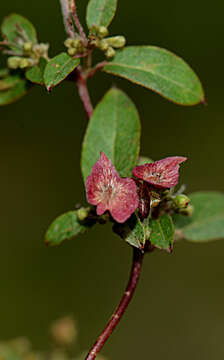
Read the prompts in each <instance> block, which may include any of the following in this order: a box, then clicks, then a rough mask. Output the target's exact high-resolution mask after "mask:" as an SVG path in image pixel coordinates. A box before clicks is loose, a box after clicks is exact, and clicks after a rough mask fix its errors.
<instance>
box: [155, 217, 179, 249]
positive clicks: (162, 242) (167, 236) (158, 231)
mask: <svg viewBox="0 0 224 360" xmlns="http://www.w3.org/2000/svg"><path fill="white" fill-rule="evenodd" d="M149 227H150V242H151V244H152V245H154V246H155V247H156V248H158V249H162V250H166V251H168V252H171V251H172V249H173V243H174V225H173V221H172V218H171V217H170V216H169V215H167V214H165V215H162V216H160V217H159V218H158V219H151V220H150V221H149Z"/></svg>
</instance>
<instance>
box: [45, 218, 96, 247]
mask: <svg viewBox="0 0 224 360" xmlns="http://www.w3.org/2000/svg"><path fill="white" fill-rule="evenodd" d="M91 225H92V224H89V223H84V222H81V221H80V220H79V219H78V216H77V212H76V211H69V212H67V213H65V214H63V215H61V216H59V217H58V218H57V219H56V220H54V222H53V223H52V224H51V225H50V227H49V229H48V230H47V233H46V236H45V242H46V244H47V245H50V246H55V245H60V244H61V243H62V242H63V241H65V240H71V239H73V238H74V237H76V236H77V235H79V234H82V233H84V232H85V231H86V230H87V229H88V228H89V227H90V226H91Z"/></svg>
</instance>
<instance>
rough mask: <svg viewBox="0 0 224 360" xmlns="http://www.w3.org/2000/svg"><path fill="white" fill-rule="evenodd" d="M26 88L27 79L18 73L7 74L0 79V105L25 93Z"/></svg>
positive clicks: (13, 100)
mask: <svg viewBox="0 0 224 360" xmlns="http://www.w3.org/2000/svg"><path fill="white" fill-rule="evenodd" d="M28 89H29V85H28V84H27V81H26V80H25V79H23V78H21V77H20V76H19V75H9V76H8V77H6V78H4V79H2V80H0V106H1V105H8V104H11V103H13V102H15V101H17V100H19V99H20V98H21V97H22V96H24V95H25V94H26V93H27V91H28Z"/></svg>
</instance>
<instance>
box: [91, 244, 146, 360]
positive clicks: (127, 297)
mask: <svg viewBox="0 0 224 360" xmlns="http://www.w3.org/2000/svg"><path fill="white" fill-rule="evenodd" d="M133 250H134V254H133V264H132V269H131V274H130V278H129V282H128V285H127V288H126V290H125V292H124V295H123V297H122V299H121V302H120V304H119V305H118V307H117V308H116V310H115V312H114V313H113V315H112V317H111V319H110V321H109V322H108V324H107V326H106V327H105V329H104V330H103V331H102V333H101V334H100V335H99V337H98V339H97V341H96V342H95V344H94V345H93V347H92V348H91V350H90V351H89V353H88V355H87V357H86V359H85V360H94V359H95V358H96V356H97V354H98V353H99V352H100V350H101V349H102V347H103V346H104V344H105V342H106V341H107V339H108V338H109V336H110V335H111V334H112V332H113V330H114V329H115V328H116V326H117V325H118V323H119V321H120V320H121V317H122V315H123V314H124V312H125V310H126V309H127V307H128V304H129V303H130V301H131V299H132V297H133V295H134V292H135V289H136V286H137V283H138V280H139V277H140V274H141V268H142V261H143V257H144V254H143V253H142V252H141V251H140V250H139V249H137V248H134V249H133Z"/></svg>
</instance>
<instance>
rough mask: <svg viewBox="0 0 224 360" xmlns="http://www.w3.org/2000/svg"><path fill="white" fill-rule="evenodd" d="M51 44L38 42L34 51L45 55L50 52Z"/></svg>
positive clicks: (39, 54)
mask: <svg viewBox="0 0 224 360" xmlns="http://www.w3.org/2000/svg"><path fill="white" fill-rule="evenodd" d="M48 49H49V44H43V43H41V44H37V45H35V46H34V47H33V51H34V52H35V53H36V55H38V56H45V55H46V54H47V53H48Z"/></svg>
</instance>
